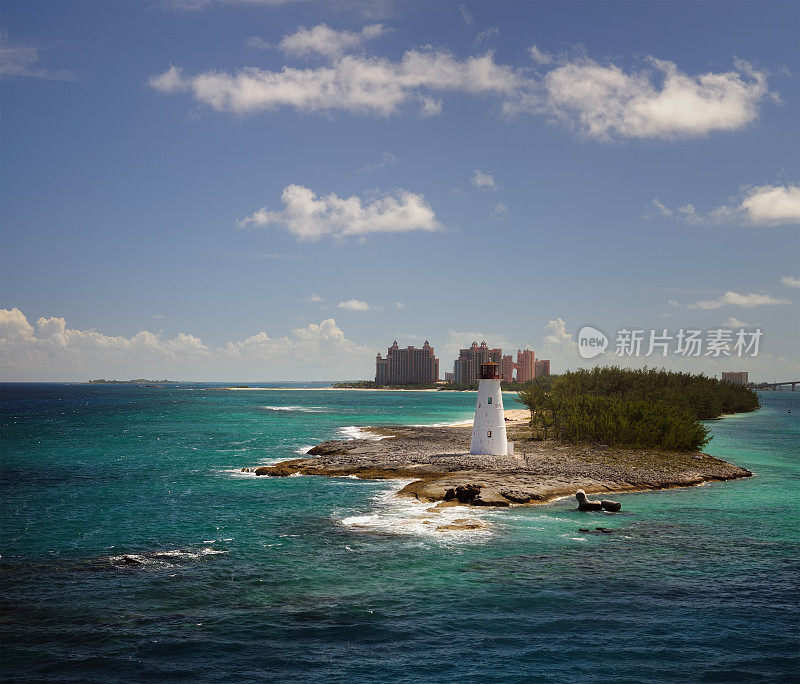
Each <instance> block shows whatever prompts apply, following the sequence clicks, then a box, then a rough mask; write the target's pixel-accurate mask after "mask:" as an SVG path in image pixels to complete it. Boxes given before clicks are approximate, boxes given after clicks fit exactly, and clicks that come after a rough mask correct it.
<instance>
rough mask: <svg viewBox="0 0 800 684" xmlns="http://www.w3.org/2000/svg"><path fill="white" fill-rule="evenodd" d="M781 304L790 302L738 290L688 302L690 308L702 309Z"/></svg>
mask: <svg viewBox="0 0 800 684" xmlns="http://www.w3.org/2000/svg"><path fill="white" fill-rule="evenodd" d="M781 304H791V302H790V301H789V300H788V299H783V298H779V297H773V296H771V295H766V294H758V293H755V292H754V293H752V294H739V293H738V292H732V291H730V290H729V291H728V292H726V293H725V294H724V295H722V296H721V297H717V298H716V299H706V300H702V301H699V302H695V303H694V304H689V308H690V309H702V310H704V311H710V310H713V309H720V308H722V307H723V306H729V305H730V306H742V307H745V308H750V307H753V306H778V305H781Z"/></svg>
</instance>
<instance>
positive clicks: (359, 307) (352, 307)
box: [337, 299, 378, 311]
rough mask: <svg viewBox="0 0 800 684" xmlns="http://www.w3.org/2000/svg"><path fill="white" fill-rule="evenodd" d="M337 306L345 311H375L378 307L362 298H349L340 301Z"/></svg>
mask: <svg viewBox="0 0 800 684" xmlns="http://www.w3.org/2000/svg"><path fill="white" fill-rule="evenodd" d="M337 306H338V307H339V308H340V309H344V310H345V311H373V310H375V309H377V308H378V307H376V306H370V305H369V304H367V303H366V302H365V301H363V300H361V299H348V300H346V301H344V302H339V304H337Z"/></svg>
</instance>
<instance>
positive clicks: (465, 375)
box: [453, 342, 503, 385]
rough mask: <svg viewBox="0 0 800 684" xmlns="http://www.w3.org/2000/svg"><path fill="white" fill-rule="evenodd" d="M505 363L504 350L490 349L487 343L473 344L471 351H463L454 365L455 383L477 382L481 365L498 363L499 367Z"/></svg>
mask: <svg viewBox="0 0 800 684" xmlns="http://www.w3.org/2000/svg"><path fill="white" fill-rule="evenodd" d="M502 361H503V350H502V349H489V347H488V346H486V342H481V344H480V345H478V343H477V342H473V343H472V346H470V347H469V349H461V350H460V351H459V353H458V358H457V359H456V360H455V363H453V381H454V382H456V383H457V384H459V385H466V384H469V383H471V382H475V381H476V380H477V379H478V374H479V371H480V368H481V365H482V364H484V363H496V364H497V365H498V366H499V365H500V364H501V363H502Z"/></svg>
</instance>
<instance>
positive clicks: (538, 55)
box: [528, 45, 553, 64]
mask: <svg viewBox="0 0 800 684" xmlns="http://www.w3.org/2000/svg"><path fill="white" fill-rule="evenodd" d="M528 55H529V56H530V58H531V59H532V60H533V61H534V62H536V64H550V63H551V62H552V61H553V56H552V55H550V54H548V53H547V52H545V51H544V50H540V49H539V48H538V47H536V46H535V45H531V46H530V47H529V48H528Z"/></svg>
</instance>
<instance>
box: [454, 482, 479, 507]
mask: <svg viewBox="0 0 800 684" xmlns="http://www.w3.org/2000/svg"><path fill="white" fill-rule="evenodd" d="M481 489H482V487H481V486H480V485H474V484H467V485H459V486H458V487H456V492H455V494H456V499H458V503H471V502H472V500H473V499H474V498H475V497H476V496H478V494H480V493H481Z"/></svg>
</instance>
